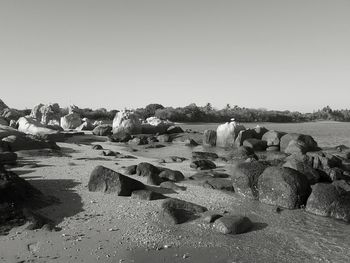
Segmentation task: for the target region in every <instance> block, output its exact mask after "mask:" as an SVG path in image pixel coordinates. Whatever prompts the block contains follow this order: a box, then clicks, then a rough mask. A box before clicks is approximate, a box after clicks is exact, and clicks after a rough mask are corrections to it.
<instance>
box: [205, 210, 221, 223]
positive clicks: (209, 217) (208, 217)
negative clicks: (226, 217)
mask: <svg viewBox="0 0 350 263" xmlns="http://www.w3.org/2000/svg"><path fill="white" fill-rule="evenodd" d="M220 217H222V215H220V214H219V213H216V212H213V211H206V212H204V213H202V220H203V221H204V222H205V223H208V224H210V223H213V222H215V220H217V219H219V218H220Z"/></svg>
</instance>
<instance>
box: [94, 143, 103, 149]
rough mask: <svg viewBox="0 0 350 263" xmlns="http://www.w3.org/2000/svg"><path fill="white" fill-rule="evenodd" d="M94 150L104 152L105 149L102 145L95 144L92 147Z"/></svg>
mask: <svg viewBox="0 0 350 263" xmlns="http://www.w3.org/2000/svg"><path fill="white" fill-rule="evenodd" d="M92 149H93V150H103V147H102V146H101V145H100V144H94V145H92Z"/></svg>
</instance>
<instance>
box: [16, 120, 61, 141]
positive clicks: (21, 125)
mask: <svg viewBox="0 0 350 263" xmlns="http://www.w3.org/2000/svg"><path fill="white" fill-rule="evenodd" d="M17 125H18V131H20V132H23V133H26V134H30V135H34V136H38V137H52V138H63V135H61V134H60V132H59V131H57V130H54V129H50V128H48V127H47V126H45V125H43V124H41V123H40V122H38V121H36V120H34V119H33V118H30V117H21V118H19V119H18V121H17Z"/></svg>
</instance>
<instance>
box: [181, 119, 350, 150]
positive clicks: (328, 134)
mask: <svg viewBox="0 0 350 263" xmlns="http://www.w3.org/2000/svg"><path fill="white" fill-rule="evenodd" d="M242 124H243V125H244V126H245V127H246V128H254V127H255V126H256V125H260V126H264V127H266V128H267V129H269V130H276V131H283V132H296V133H303V134H308V135H311V136H312V137H313V138H314V139H315V140H316V141H317V142H318V145H319V146H320V147H332V146H337V145H340V144H344V145H347V146H350V123H349V122H303V123H242ZM180 126H181V127H182V128H183V129H192V130H194V131H204V130H206V129H212V130H216V128H217V127H218V126H219V124H218V123H186V124H180Z"/></svg>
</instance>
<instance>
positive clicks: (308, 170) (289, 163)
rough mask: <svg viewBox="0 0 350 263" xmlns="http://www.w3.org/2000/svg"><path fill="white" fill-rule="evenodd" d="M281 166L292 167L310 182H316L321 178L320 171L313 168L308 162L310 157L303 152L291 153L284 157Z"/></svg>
mask: <svg viewBox="0 0 350 263" xmlns="http://www.w3.org/2000/svg"><path fill="white" fill-rule="evenodd" d="M283 167H288V168H291V169H294V170H296V171H298V172H300V173H302V174H304V175H306V177H307V179H308V181H309V183H310V184H315V183H318V182H319V181H320V179H321V174H320V171H318V170H316V169H314V168H313V167H312V164H311V162H310V158H308V156H307V155H303V154H293V155H291V156H289V157H287V158H286V162H285V163H284V164H283Z"/></svg>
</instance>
